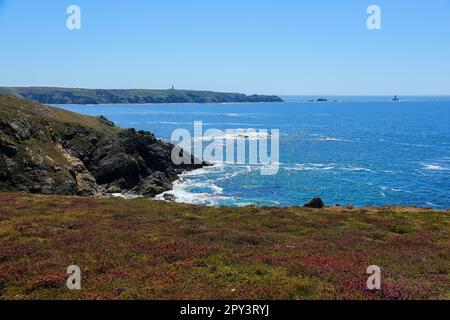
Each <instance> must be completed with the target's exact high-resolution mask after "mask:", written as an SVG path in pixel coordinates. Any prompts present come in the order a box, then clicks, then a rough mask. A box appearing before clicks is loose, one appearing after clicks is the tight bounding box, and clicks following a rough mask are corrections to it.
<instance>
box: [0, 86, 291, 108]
mask: <svg viewBox="0 0 450 320" xmlns="http://www.w3.org/2000/svg"><path fill="white" fill-rule="evenodd" d="M0 95H6V96H13V97H17V98H24V99H30V100H35V101H38V102H40V103H47V104H101V103H105V104H106V103H224V102H282V101H283V100H282V99H281V98H279V97H277V96H263V95H251V96H247V95H244V94H239V93H222V92H211V91H193V90H175V89H170V90H147V89H133V90H131V89H130V90H120V89H116V90H105V89H75V88H50V87H26V88H12V87H11V88H9V87H3V88H2V87H0Z"/></svg>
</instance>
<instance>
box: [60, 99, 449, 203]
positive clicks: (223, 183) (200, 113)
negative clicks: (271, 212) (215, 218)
mask: <svg viewBox="0 0 450 320" xmlns="http://www.w3.org/2000/svg"><path fill="white" fill-rule="evenodd" d="M283 98H284V99H285V100H286V102H285V103H254V104H252V103H244V104H233V103H228V104H151V105H88V106H80V105H61V106H59V107H61V108H63V109H67V110H71V111H75V112H79V113H82V114H87V115H95V116H98V115H104V116H106V117H107V118H108V119H110V120H112V121H114V122H115V123H116V124H117V125H118V126H120V127H123V128H136V129H138V130H147V131H151V132H154V133H155V134H156V136H157V137H159V138H161V139H164V140H170V138H171V135H172V132H173V131H174V130H175V129H179V128H184V129H188V130H189V131H191V132H193V124H194V121H202V122H203V127H204V130H207V129H211V128H214V129H220V130H226V129H249V128H253V129H268V130H271V129H279V130H280V161H279V162H280V169H279V172H278V174H276V175H273V176H263V175H261V172H260V166H258V165H249V164H244V165H216V166H213V167H211V168H206V169H201V170H197V171H194V172H190V173H187V174H185V175H183V177H182V179H181V180H180V181H177V182H176V183H175V186H174V190H173V191H171V192H170V193H172V194H174V195H175V196H176V197H177V201H179V202H185V203H194V204H202V205H226V206H243V205H251V204H254V205H268V206H281V207H283V206H291V205H303V204H304V203H305V202H307V201H308V200H309V199H311V198H313V197H321V198H322V199H323V200H324V201H325V203H326V204H327V205H334V204H340V205H354V206H381V205H394V204H395V205H405V206H425V207H434V208H438V209H448V208H450V97H400V99H401V100H400V101H398V102H394V101H392V97H326V98H327V99H328V100H329V102H323V103H319V102H312V100H315V99H317V98H318V97H293V96H291V97H283Z"/></svg>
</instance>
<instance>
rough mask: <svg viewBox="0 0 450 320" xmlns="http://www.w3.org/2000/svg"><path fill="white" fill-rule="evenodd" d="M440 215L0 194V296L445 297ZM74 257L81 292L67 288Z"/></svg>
mask: <svg viewBox="0 0 450 320" xmlns="http://www.w3.org/2000/svg"><path fill="white" fill-rule="evenodd" d="M449 218H450V212H449V211H433V210H427V209H420V208H401V207H385V208H351V207H330V208H325V209H319V210H315V209H304V208H286V209H280V208H257V207H245V208H232V207H227V208H222V207H197V206H191V205H181V204H171V203H165V202H158V201H151V200H143V199H138V200H119V199H93V198H77V197H59V196H30V195H18V194H0V299H446V300H448V299H450V219H449ZM73 264H75V265H78V266H80V268H81V271H82V290H80V291H70V290H68V289H67V288H66V279H67V275H66V269H67V267H68V266H69V265H73ZM370 265H378V266H380V267H381V269H382V287H381V289H380V290H376V291H369V290H367V289H366V280H367V278H368V275H367V274H366V269H367V267H368V266H370Z"/></svg>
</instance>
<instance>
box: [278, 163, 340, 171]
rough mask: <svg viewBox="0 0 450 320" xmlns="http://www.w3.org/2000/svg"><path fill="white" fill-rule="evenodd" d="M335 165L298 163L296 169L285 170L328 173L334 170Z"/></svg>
mask: <svg viewBox="0 0 450 320" xmlns="http://www.w3.org/2000/svg"><path fill="white" fill-rule="evenodd" d="M334 168H335V167H334V164H333V163H332V164H321V163H298V164H296V165H295V167H293V168H292V167H290V168H285V169H286V170H294V171H328V170H333V169H334Z"/></svg>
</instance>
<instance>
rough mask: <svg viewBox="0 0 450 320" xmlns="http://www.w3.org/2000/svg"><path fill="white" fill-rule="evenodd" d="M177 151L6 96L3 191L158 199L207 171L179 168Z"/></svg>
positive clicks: (1, 123)
mask: <svg viewBox="0 0 450 320" xmlns="http://www.w3.org/2000/svg"><path fill="white" fill-rule="evenodd" d="M173 148H174V146H173V145H172V144H170V143H167V142H163V141H160V140H158V139H157V138H156V137H155V136H154V135H153V134H152V133H149V132H145V131H136V130H134V129H127V130H124V129H120V128H118V127H116V126H115V125H114V123H113V122H111V121H109V120H108V119H106V118H105V117H103V116H101V117H98V118H94V117H88V116H82V115H78V114H75V113H72V112H68V111H64V110H61V109H57V108H52V107H48V106H43V105H40V104H38V103H35V102H31V101H27V100H22V99H18V98H10V97H3V96H0V191H18V192H25V193H42V194H61V195H79V196H100V195H103V194H107V193H128V192H131V193H134V194H138V195H144V196H148V197H153V196H155V195H157V194H160V193H163V192H164V191H167V190H170V189H171V188H172V183H173V182H174V181H175V180H176V179H178V175H179V174H180V173H182V172H183V171H185V170H192V169H196V168H201V167H202V166H205V165H207V164H206V163H202V164H200V165H181V166H176V165H174V164H173V162H172V160H171V153H172V150H173Z"/></svg>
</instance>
